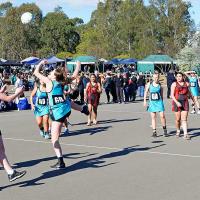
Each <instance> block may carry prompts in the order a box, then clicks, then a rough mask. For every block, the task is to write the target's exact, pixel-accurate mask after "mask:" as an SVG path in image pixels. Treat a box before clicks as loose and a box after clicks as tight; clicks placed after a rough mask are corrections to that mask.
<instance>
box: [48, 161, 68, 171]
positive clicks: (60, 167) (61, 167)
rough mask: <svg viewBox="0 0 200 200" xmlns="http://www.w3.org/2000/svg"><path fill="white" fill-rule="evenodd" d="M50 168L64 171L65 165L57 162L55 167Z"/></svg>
mask: <svg viewBox="0 0 200 200" xmlns="http://www.w3.org/2000/svg"><path fill="white" fill-rule="evenodd" d="M51 168H55V169H64V168H65V163H64V162H60V161H58V162H57V163H56V164H55V165H52V166H51Z"/></svg>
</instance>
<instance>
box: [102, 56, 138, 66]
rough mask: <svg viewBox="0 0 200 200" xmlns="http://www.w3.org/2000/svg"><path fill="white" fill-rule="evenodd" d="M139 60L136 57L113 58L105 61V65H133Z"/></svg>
mask: <svg viewBox="0 0 200 200" xmlns="http://www.w3.org/2000/svg"><path fill="white" fill-rule="evenodd" d="M136 62H137V60H136V59H134V58H126V59H124V58H113V59H112V60H110V61H108V62H106V63H104V64H105V65H120V64H121V65H131V64H136Z"/></svg>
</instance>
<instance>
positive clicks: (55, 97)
mask: <svg viewBox="0 0 200 200" xmlns="http://www.w3.org/2000/svg"><path fill="white" fill-rule="evenodd" d="M52 98H53V104H54V105H57V104H59V103H64V102H65V99H64V96H63V95H53V96H52Z"/></svg>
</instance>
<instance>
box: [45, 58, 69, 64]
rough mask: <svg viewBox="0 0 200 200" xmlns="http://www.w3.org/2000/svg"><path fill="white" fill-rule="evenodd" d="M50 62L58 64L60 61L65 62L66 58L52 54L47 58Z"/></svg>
mask: <svg viewBox="0 0 200 200" xmlns="http://www.w3.org/2000/svg"><path fill="white" fill-rule="evenodd" d="M47 62H48V64H56V63H60V62H65V60H63V59H60V58H57V57H56V56H50V57H48V58H47Z"/></svg>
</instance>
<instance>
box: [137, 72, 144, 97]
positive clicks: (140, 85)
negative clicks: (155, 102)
mask: <svg viewBox="0 0 200 200" xmlns="http://www.w3.org/2000/svg"><path fill="white" fill-rule="evenodd" d="M137 86H138V96H139V97H144V88H145V78H144V76H143V75H139V77H138V81H137Z"/></svg>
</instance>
